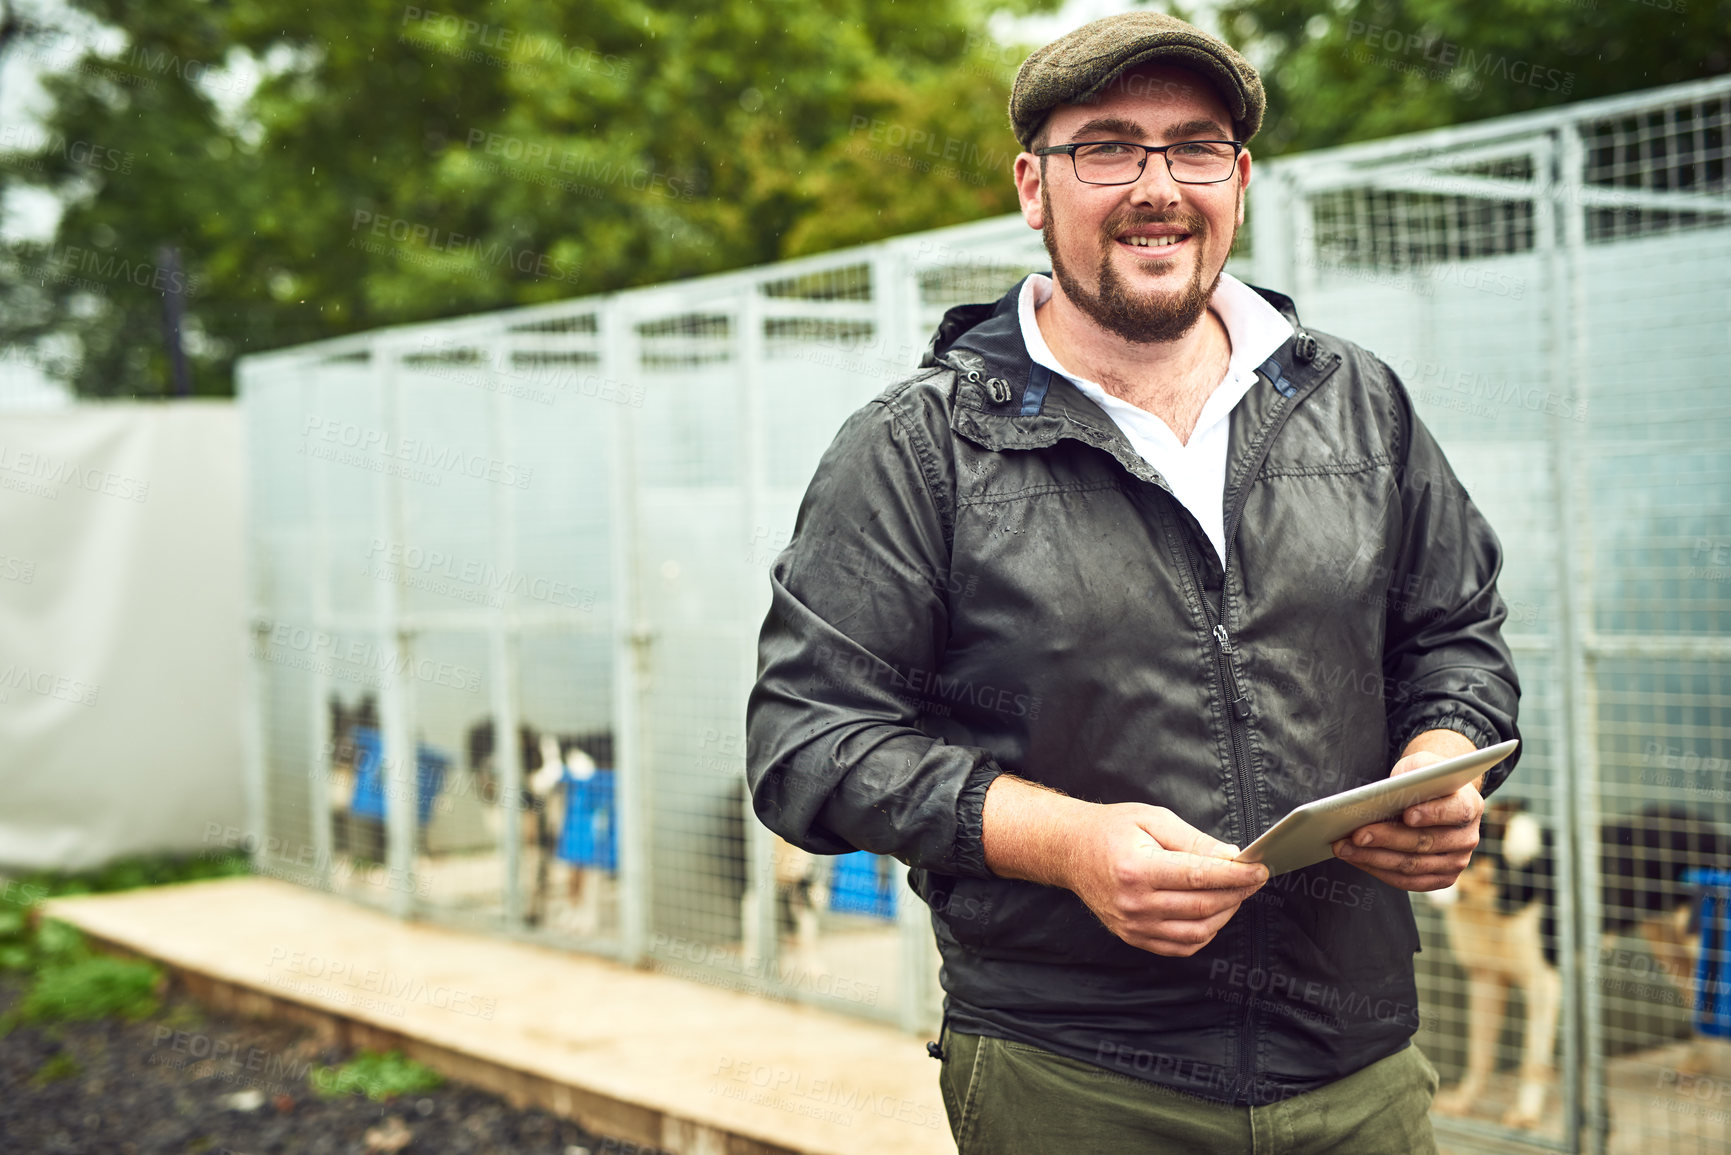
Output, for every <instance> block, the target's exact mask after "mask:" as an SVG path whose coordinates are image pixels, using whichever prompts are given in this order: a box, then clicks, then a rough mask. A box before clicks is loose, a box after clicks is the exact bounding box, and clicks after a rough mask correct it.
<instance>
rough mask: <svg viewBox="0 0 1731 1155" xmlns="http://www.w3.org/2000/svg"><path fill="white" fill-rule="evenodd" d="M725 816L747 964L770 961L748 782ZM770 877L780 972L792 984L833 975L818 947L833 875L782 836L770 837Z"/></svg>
mask: <svg viewBox="0 0 1731 1155" xmlns="http://www.w3.org/2000/svg"><path fill="white" fill-rule="evenodd" d="M727 802H728V807H727V810H726V812H725V813H724V814H723V815H722V822H721V838H720V843H721V845H722V846H724V847H726V848H727V859H726V862H725V865H724V874H725V875H726V877H727V880H728V882H729V884H730V893H733V894H736V895H738V896H739V919H740V927H741V931H742V934H741V941H740V946H741V950H742V951H743V953H744V955H745V958H746V960H747V961H748V962H751V961H754V960H762V959H764V958H765V957H766V947H767V945H768V944H766V943H764V942H763V941H762V937H761V935H760V934H759V932H758V923H757V887H756V885H755V884H754V881H753V879H752V878H751V871H750V869H749V865H748V862H747V859H748V858H749V856H750V842H749V841H748V839H747V830H748V828H749V826H750V825H751V824H753V823H756V822H757V817H756V815H754V814H752V813H751V804H750V802H749V801H748V799H747V790H746V786H745V781H744V779H743V778H742V779H741V780H740V781H738V782H736V783H734V785H733V788H732V789H731V790H730V791H729V792H728V795H727ZM769 861H770V877H771V878H772V879H773V885H774V887H775V923H776V934H777V937H778V940H779V943H780V946H781V950H780V952H779V954H780V958H779V964H778V965H779V969H780V970H781V972H782V977H783V978H787V979H790V980H791V981H799V980H800V979H807V980H809V979H811V978H815V977H821V976H823V975H827V974H829V973H830V969H829V966H828V964H826V963H825V962H824V960H823V954H822V951H821V950H820V949H819V942H820V937H819V935H820V930H819V917H818V916H819V913H820V912H821V911H822V910H823V909H824V908H825V907H826V906H828V905H829V886H828V881H827V879H828V872H827V871H825V870H824V869H823V868H822V863H821V860H820V856H819V855H816V854H812V853H811V852H809V851H805V850H801V849H800V848H799V847H797V846H795V845H794V844H793V843H791V842H789V841H787V840H786V839H785V838H782V837H781V836H780V835H779V834H775V833H771V834H770V852H769Z"/></svg>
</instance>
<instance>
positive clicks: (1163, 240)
mask: <svg viewBox="0 0 1731 1155" xmlns="http://www.w3.org/2000/svg"><path fill="white" fill-rule="evenodd" d="M1189 239H1190V234H1189V233H1161V234H1159V235H1157V236H1130V237H1119V238H1118V243H1119V244H1122V245H1128V246H1130V247H1131V248H1133V249H1152V250H1156V251H1158V250H1162V249H1170V248H1172V247H1174V246H1176V245H1181V244H1183V243H1184V242H1185V241H1187V240H1189Z"/></svg>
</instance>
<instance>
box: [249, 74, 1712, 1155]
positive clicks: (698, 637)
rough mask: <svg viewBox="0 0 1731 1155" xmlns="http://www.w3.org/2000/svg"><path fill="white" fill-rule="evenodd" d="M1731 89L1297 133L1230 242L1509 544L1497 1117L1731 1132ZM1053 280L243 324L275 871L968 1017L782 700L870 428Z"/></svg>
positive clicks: (944, 266)
mask: <svg viewBox="0 0 1731 1155" xmlns="http://www.w3.org/2000/svg"><path fill="white" fill-rule="evenodd" d="M1728 116H1731V82H1712V83H1706V84H1697V85H1692V86H1680V87H1678V88H1674V89H1666V90H1660V91H1656V92H1653V93H1647V94H1641V95H1638V96H1635V97H1627V98H1619V99H1617V100H1613V101H1601V102H1596V103H1591V104H1582V105H1577V106H1573V107H1570V108H1566V109H1562V110H1559V111H1556V112H1552V113H1546V114H1534V115H1528V116H1522V117H1514V118H1508V119H1506V120H1501V121H1491V122H1485V123H1483V124H1479V125H1473V126H1468V127H1466V128H1459V129H1452V130H1448V131H1446V132H1443V133H1437V134H1426V135H1422V136H1418V137H1412V138H1402V139H1398V140H1392V141H1384V142H1377V143H1374V144H1369V145H1363V146H1354V147H1351V148H1345V149H1338V150H1330V151H1328V152H1323V153H1314V154H1308V155H1305V156H1300V157H1292V158H1285V159H1282V160H1280V161H1277V162H1273V163H1270V164H1267V165H1263V166H1261V167H1259V169H1258V173H1257V180H1256V182H1255V184H1253V186H1252V204H1251V216H1250V220H1251V224H1252V225H1253V236H1252V235H1247V236H1246V237H1245V238H1244V239H1243V240H1241V242H1240V245H1239V248H1238V250H1237V256H1236V257H1235V263H1234V264H1233V265H1232V266H1231V267H1232V269H1233V271H1234V272H1236V273H1238V275H1240V276H1242V277H1244V278H1246V279H1249V280H1251V281H1253V282H1254V283H1257V284H1262V285H1267V286H1270V287H1272V288H1277V289H1281V290H1282V291H1286V292H1289V293H1290V294H1291V295H1293V296H1294V297H1295V298H1296V300H1297V301H1298V304H1299V308H1300V312H1301V315H1302V316H1303V317H1304V319H1305V321H1306V323H1307V324H1308V325H1311V326H1313V327H1315V328H1318V329H1321V330H1324V331H1327V332H1334V333H1338V334H1340V335H1342V336H1346V337H1349V338H1352V339H1354V340H1357V341H1359V342H1361V343H1362V344H1364V345H1366V346H1367V347H1369V348H1370V349H1372V350H1373V351H1375V352H1377V353H1378V354H1380V355H1381V356H1382V357H1383V358H1384V359H1385V360H1386V361H1387V363H1388V364H1389V365H1390V366H1391V367H1392V368H1393V369H1394V371H1395V372H1396V373H1397V374H1398V375H1399V376H1400V377H1401V379H1402V380H1403V382H1404V383H1405V385H1406V386H1407V388H1408V389H1409V390H1410V391H1411V393H1412V394H1413V397H1414V399H1415V402H1416V404H1417V406H1418V408H1419V411H1420V413H1421V414H1422V415H1423V417H1424V419H1425V420H1426V422H1427V423H1428V424H1429V425H1430V426H1431V428H1432V429H1433V431H1435V432H1436V434H1437V436H1438V439H1439V440H1440V441H1441V442H1442V444H1443V446H1444V448H1445V449H1446V450H1447V452H1448V454H1449V456H1450V459H1451V461H1452V462H1453V463H1454V465H1455V467H1456V469H1457V471H1458V472H1459V474H1460V475H1461V477H1462V479H1463V481H1464V482H1465V484H1466V486H1467V488H1468V489H1469V490H1470V491H1471V493H1472V494H1473V496H1474V500H1475V501H1477V502H1478V503H1479V504H1480V506H1481V507H1482V508H1483V509H1484V510H1485V512H1486V514H1487V516H1488V517H1489V518H1490V520H1491V522H1492V524H1493V525H1494V526H1496V528H1497V530H1498V533H1499V535H1500V537H1501V539H1502V541H1503V544H1504V546H1505V550H1506V555H1507V560H1506V565H1505V570H1504V574H1503V577H1502V581H1501V588H1502V590H1503V593H1504V595H1505V597H1506V599H1507V600H1508V602H1509V605H1510V620H1509V622H1508V623H1507V625H1506V627H1505V630H1506V632H1507V634H1508V636H1509V637H1510V639H1511V642H1512V644H1513V646H1514V647H1515V649H1516V654H1517V659H1518V661H1519V664H1520V669H1521V673H1522V677H1523V681H1524V684H1525V687H1526V689H1525V695H1524V703H1523V731H1524V734H1525V737H1526V742H1527V748H1526V751H1525V753H1524V756H1523V761H1522V766H1521V769H1520V771H1519V773H1517V774H1516V775H1515V777H1514V779H1513V780H1512V781H1511V782H1510V783H1509V784H1508V785H1507V786H1506V787H1505V788H1504V790H1503V791H1502V792H1501V794H1500V795H1499V796H1498V798H1497V799H1496V801H1497V802H1498V803H1499V805H1498V807H1497V808H1496V809H1495V810H1494V811H1493V813H1492V815H1491V818H1490V820H1489V821H1488V822H1487V827H1486V834H1487V843H1486V847H1485V851H1484V853H1482V854H1481V855H1480V856H1479V859H1480V860H1479V863H1478V864H1476V865H1475V868H1474V871H1473V872H1471V873H1470V875H1469V878H1468V879H1466V880H1464V881H1463V884H1462V886H1461V887H1460V888H1458V892H1457V894H1456V899H1457V901H1455V902H1454V903H1453V904H1452V905H1438V904H1435V903H1432V902H1430V901H1428V900H1424V899H1420V900H1418V901H1416V902H1415V904H1414V905H1415V911H1416V913H1417V916H1418V918H1419V922H1420V926H1421V931H1422V935H1423V941H1424V944H1425V950H1424V951H1423V953H1422V954H1421V955H1420V956H1419V960H1418V965H1419V973H1420V983H1421V990H1422V992H1423V1001H1424V1006H1423V1008H1422V1010H1423V1016H1422V1021H1423V1023H1424V1026H1423V1028H1422V1030H1421V1034H1420V1042H1421V1045H1423V1046H1424V1047H1425V1049H1426V1051H1427V1053H1428V1054H1430V1055H1431V1056H1432V1058H1433V1059H1434V1060H1435V1061H1436V1062H1437V1064H1438V1066H1439V1067H1440V1068H1441V1069H1442V1071H1443V1074H1444V1076H1445V1083H1447V1084H1449V1089H1451V1090H1452V1091H1453V1092H1454V1093H1453V1094H1452V1096H1451V1095H1448V1094H1445V1096H1444V1098H1443V1099H1441V1100H1439V1107H1440V1108H1441V1109H1442V1110H1443V1111H1445V1112H1446V1115H1445V1123H1446V1128H1447V1130H1446V1134H1447V1135H1448V1137H1449V1141H1450V1142H1451V1143H1457V1144H1460V1145H1462V1149H1492V1148H1495V1149H1508V1148H1511V1147H1512V1148H1513V1149H1554V1150H1601V1149H1607V1148H1608V1149H1611V1150H1618V1151H1622V1150H1629V1151H1634V1150H1650V1149H1662V1150H1667V1151H1709V1150H1723V1149H1725V1148H1726V1140H1727V1136H1728V1135H1731V1122H1728V1120H1731V1069H1722V1068H1714V1067H1713V1066H1712V1064H1713V1063H1715V1062H1719V1061H1720V1059H1719V1058H1718V1057H1717V1056H1716V1054H1715V1053H1714V1052H1713V1051H1712V1050H1711V1047H1710V1046H1709V1045H1707V1044H1708V1043H1709V1042H1710V1041H1711V1036H1710V1035H1707V1034H1704V1033H1703V1032H1702V1030H1701V1029H1700V1022H1699V1020H1698V1017H1697V1016H1696V1014H1695V1011H1694V1000H1695V998H1696V994H1697V993H1698V992H1700V991H1701V990H1703V989H1706V987H1710V986H1711V983H1712V981H1715V980H1713V979H1712V978H1711V977H1709V979H1707V980H1702V979H1701V977H1700V976H1699V975H1698V974H1696V972H1695V971H1694V970H1691V969H1690V968H1692V967H1694V968H1697V969H1699V967H1700V966H1701V965H1702V958H1703V956H1702V955H1701V954H1700V951H1699V949H1698V944H1699V934H1698V928H1697V927H1696V926H1695V925H1694V924H1693V923H1691V922H1689V921H1688V912H1689V911H1692V910H1697V909H1698V908H1699V903H1698V902H1697V898H1698V895H1699V893H1700V889H1701V887H1702V886H1704V885H1705V884H1699V883H1690V882H1688V881H1687V880H1686V879H1685V878H1684V872H1685V871H1686V870H1687V869H1689V868H1691V867H1696V866H1701V867H1712V866H1716V865H1717V866H1723V865H1724V864H1725V862H1726V859H1727V857H1728V856H1731V849H1727V848H1726V845H1725V844H1724V843H1717V842H1715V841H1714V839H1715V838H1716V837H1718V836H1719V835H1718V833H1717V832H1722V831H1724V830H1726V829H1731V772H1728V771H1727V769H1726V767H1727V766H1728V765H1731V762H1728V759H1731V750H1728V749H1727V745H1726V742H1725V737H1724V736H1725V734H1726V732H1727V731H1726V726H1725V721H1726V719H1725V718H1723V717H1722V716H1721V714H1722V711H1723V709H1724V708H1725V707H1724V706H1723V705H1722V703H1724V702H1725V701H1726V698H1725V695H1724V693H1723V690H1724V687H1723V686H1722V685H1721V681H1722V680H1723V677H1724V675H1723V673H1722V671H1723V669H1724V661H1725V659H1726V657H1727V656H1728V654H1731V642H1728V641H1727V632H1728V630H1727V627H1728V625H1731V544H1728V543H1731V501H1728V500H1727V498H1728V497H1731V492H1728V490H1731V456H1728V455H1726V454H1725V452H1724V450H1723V446H1724V444H1725V440H1726V434H1727V432H1731V405H1728V403H1727V402H1726V401H1725V400H1724V397H1723V390H1719V389H1715V388H1714V386H1715V385H1717V384H1719V383H1720V380H1721V378H1722V376H1723V373H1724V368H1723V367H1724V366H1725V365H1726V364H1731V189H1728V187H1727V176H1726V172H1725V162H1726V155H1725V154H1726V130H1727V127H1728V125H1727V119H1728ZM1252 240H1253V241H1254V244H1253V245H1252V243H1251V241H1252ZM1045 267H1047V262H1046V260H1045V255H1044V251H1043V249H1042V248H1041V245H1040V238H1039V235H1038V234H1037V233H1034V232H1032V231H1031V230H1029V229H1027V227H1026V226H1025V224H1024V223H1023V222H1022V220H1021V219H1020V218H1019V217H1014V218H1008V219H1003V220H994V221H986V222H980V223H978V224H974V225H968V226H962V227H959V228H955V229H946V230H940V231H937V232H933V233H927V234H920V235H917V236H910V237H903V238H898V239H895V240H892V241H888V242H883V243H880V244H877V245H871V246H865V247H861V248H857V249H851V250H846V251H842V252H837V253H831V254H826V255H824V256H822V257H816V258H809V259H804V260H800V261H792V262H784V263H782V264H779V265H773V266H769V267H765V268H760V269H751V270H745V271H742V272H739V273H733V274H727V275H724V276H719V277H711V278H705V279H701V280H695V281H690V282H682V283H679V284H674V285H666V286H656V287H650V288H644V289H637V290H632V291H629V292H625V293H620V294H615V295H611V296H609V297H606V298H588V299H580V300H573V301H567V302H561V303H558V304H555V305H546V306H537V307H534V308H531V309H523V310H515V311H512V312H508V313H500V314H495V315H489V316H479V317H472V318H464V319H461V320H456V321H445V322H439V323H434V324H429V325H424V326H414V327H406V328H401V329H392V330H386V331H383V332H378V333H370V334H363V335H358V336H355V337H351V338H345V339H342V340H338V341H333V342H326V343H323V344H320V345H315V346H307V347H303V348H299V349H291V350H285V351H281V352H277V353H272V354H267V355H263V356H257V357H251V358H248V359H246V360H245V361H243V363H242V367H241V371H240V373H241V393H242V398H243V402H244V407H245V411H246V415H247V421H248V427H249V462H250V469H251V490H250V497H249V501H250V510H251V516H250V531H249V532H250V535H251V553H250V557H251V566H252V571H251V587H252V588H251V596H252V604H253V607H254V610H253V621H252V638H253V655H254V661H253V665H252V669H253V678H254V701H255V702H256V709H255V738H254V744H253V745H254V751H255V755H254V757H255V765H254V766H253V767H252V768H251V774H252V778H253V785H254V792H253V793H254V797H255V798H256V800H257V806H256V811H257V812H256V814H255V815H254V818H253V831H252V836H253V838H254V839H255V842H254V843H253V845H254V846H255V847H256V851H257V853H256V858H257V861H258V863H259V866H260V869H262V870H266V871H268V872H271V873H274V874H278V875H279V876H282V877H286V878H291V879H294V880H296V881H299V882H303V883H305V884H307V885H314V886H322V887H327V888H330V889H332V890H335V891H338V892H341V893H344V894H347V895H350V896H352V897H355V898H356V899H358V900H362V901H367V902H371V903H375V904H378V905H380V906H382V907H384V908H386V909H389V910H392V911H395V912H397V913H399V914H404V915H407V914H411V913H412V914H415V915H417V916H420V917H426V918H432V919H437V920H440V921H444V922H447V923H451V924H453V925H460V926H467V927H472V928H475V929H480V930H485V931H488V932H490V933H499V934H508V935H516V936H531V937H534V938H536V939H538V940H541V941H546V942H549V943H554V944H560V945H565V946H569V947H573V948H576V949H583V950H589V951H594V952H598V953H603V954H609V955H613V956H616V957H620V958H625V959H630V960H647V961H649V962H651V963H653V964H654V965H656V966H658V967H661V968H663V969H666V970H669V971H672V972H674V973H678V974H682V975H685V976H687V977H690V978H692V979H695V980H697V981H701V982H705V983H710V984H713V985H718V986H726V987H730V988H735V989H741V990H748V991H754V992H758V993H762V994H765V995H768V996H773V997H782V998H793V999H799V1000H804V1001H808V1002H812V1003H816V1004H819V1005H824V1006H829V1007H832V1008H834V1009H838V1010H842V1011H845V1012H847V1013H850V1014H856V1015H861V1016H866V1017H871V1018H877V1019H882V1020H885V1021H889V1022H894V1023H899V1024H901V1025H903V1026H905V1027H907V1028H909V1029H917V1030H931V1029H932V1028H933V1027H934V1026H935V1024H936V1022H937V1018H938V1008H939V997H940V992H939V990H938V985H937V974H936V969H937V955H936V951H935V947H934V945H933V942H932V937H931V930H930V926H929V922H928V919H927V917H926V912H925V911H924V909H923V907H922V906H921V905H920V904H919V903H918V902H916V901H914V899H913V896H912V895H911V893H910V892H909V891H908V890H907V888H906V886H905V884H904V883H903V881H902V879H903V876H904V871H903V868H902V867H901V865H900V864H899V863H895V862H893V861H892V860H887V859H880V858H877V857H876V856H872V855H867V854H856V855H848V856H843V857H840V858H834V859H831V858H825V857H821V856H814V855H810V854H806V853H804V852H802V851H800V850H798V849H796V848H794V847H791V846H789V845H787V844H786V843H783V842H781V841H780V840H779V839H777V838H775V837H774V836H773V835H771V834H770V833H769V832H768V831H767V830H765V829H764V828H763V827H762V825H761V824H759V823H758V822H756V821H755V819H754V818H753V817H752V816H751V814H750V810H749V803H748V801H747V799H746V797H745V791H744V767H745V761H746V749H745V727H744V717H745V698H746V694H747V692H748V690H749V688H750V686H751V684H752V681H753V679H754V675H755V645H756V636H757V631H758V629H759V627H760V625H761V623H762V620H763V617H764V614H765V613H766V611H767V609H768V598H769V583H768V581H767V580H766V571H767V569H768V567H769V565H770V564H771V562H772V561H773V559H774V557H775V556H776V554H777V553H778V552H779V551H780V549H781V547H782V546H783V545H784V544H785V543H786V541H787V539H788V537H789V536H790V534H791V531H792V527H793V522H794V516H795V512H796V510H797V507H798V502H799V499H800V497H801V496H802V494H803V491H804V488H805V486H806V484H807V482H808V480H809V479H810V477H811V474H812V471H813V469H814V468H815V466H816V464H817V462H818V459H819V457H820V455H821V454H822V452H823V450H824V449H825V447H826V446H827V445H828V443H829V441H830V439H831V437H832V436H833V435H834V432H835V430H836V429H837V428H838V427H839V426H840V424H841V422H842V421H843V419H844V418H845V417H846V416H847V415H848V414H849V413H851V412H853V411H854V410H855V409H857V408H858V407H859V406H860V405H861V404H863V403H864V402H866V401H867V400H869V399H870V398H871V397H873V396H874V395H876V394H877V393H878V392H880V391H881V390H882V389H883V388H884V387H885V386H887V385H888V384H890V383H891V382H893V381H894V380H896V379H898V378H900V377H902V376H904V375H905V374H906V373H907V372H908V371H909V370H910V369H911V368H912V367H913V366H914V365H915V364H916V363H917V361H918V359H919V356H920V353H921V351H922V350H923V349H924V347H925V345H926V342H927V340H928V338H929V334H930V332H931V331H932V329H933V328H934V327H935V326H936V324H937V322H938V320H939V319H940V318H941V316H942V314H943V311H944V310H945V309H946V308H949V307H951V306H954V305H957V304H962V303H969V302H976V301H981V300H989V299H992V298H995V297H997V296H998V295H1000V294H1001V293H1003V292H1004V291H1005V290H1006V289H1008V288H1009V287H1011V286H1012V285H1014V284H1015V282H1016V281H1017V280H1018V279H1019V278H1020V277H1022V276H1023V275H1024V274H1026V273H1027V272H1029V271H1033V270H1037V269H1044V268H1045ZM933 580H938V575H933ZM1390 596H1391V597H1405V598H1419V599H1423V598H1424V597H1425V596H1427V594H1426V591H1412V590H1407V591H1399V590H1391V591H1390ZM1618 880H1620V881H1618ZM1692 887H1693V889H1692ZM1523 888H1524V889H1523ZM1692 944H1693V945H1692ZM1706 961H1707V962H1708V963H1712V962H1713V959H1712V958H1710V957H1709V958H1707V959H1706ZM1717 973H1719V974H1723V970H1721V971H1720V972H1717ZM1704 981H1705V983H1706V987H1704V986H1703V982H1704ZM1715 1095H1717V1098H1715Z"/></svg>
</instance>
